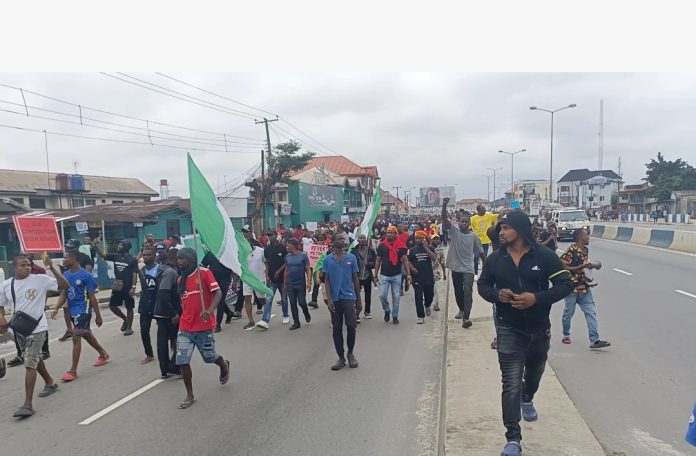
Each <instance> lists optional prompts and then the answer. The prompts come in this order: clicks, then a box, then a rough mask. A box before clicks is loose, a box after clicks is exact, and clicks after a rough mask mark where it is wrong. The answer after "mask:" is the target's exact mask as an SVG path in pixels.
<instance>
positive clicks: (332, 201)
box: [307, 184, 343, 208]
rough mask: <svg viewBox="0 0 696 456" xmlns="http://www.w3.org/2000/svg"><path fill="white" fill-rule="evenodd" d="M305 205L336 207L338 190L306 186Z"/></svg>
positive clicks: (320, 186)
mask: <svg viewBox="0 0 696 456" xmlns="http://www.w3.org/2000/svg"><path fill="white" fill-rule="evenodd" d="M307 203H308V204H309V206H310V207H326V208H335V207H337V206H338V189H337V188H336V187H325V186H323V185H312V184H309V185H307ZM341 203H343V201H341Z"/></svg>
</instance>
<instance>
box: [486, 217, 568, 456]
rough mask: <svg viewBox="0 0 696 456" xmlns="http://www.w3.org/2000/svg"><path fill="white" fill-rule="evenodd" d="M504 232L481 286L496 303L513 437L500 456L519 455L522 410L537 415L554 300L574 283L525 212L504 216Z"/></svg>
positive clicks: (506, 418)
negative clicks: (536, 400)
mask: <svg viewBox="0 0 696 456" xmlns="http://www.w3.org/2000/svg"><path fill="white" fill-rule="evenodd" d="M500 235H501V237H502V239H503V242H504V245H502V246H501V247H500V248H499V249H497V250H495V251H494V252H493V253H492V254H491V256H490V257H489V258H488V261H486V262H485V263H484V265H483V271H482V273H481V277H480V278H479V280H478V291H479V294H480V295H481V297H482V298H483V299H485V300H486V301H488V302H491V303H493V304H495V306H496V334H497V338H498V347H497V350H498V362H499V364H500V371H501V373H502V380H503V394H502V403H503V424H504V425H505V427H506V429H507V432H506V433H505V437H506V438H507V441H508V443H507V444H506V445H505V448H504V449H503V451H502V453H501V456H519V455H521V454H522V446H521V441H522V431H521V429H520V418H521V417H520V409H521V415H522V416H523V417H524V420H525V421H536V420H537V419H538V416H537V412H536V409H535V408H534V403H533V399H534V395H535V393H536V392H537V390H538V389H539V383H540V381H541V377H542V375H543V373H544V368H545V367H546V359H547V355H548V351H549V340H550V338H551V321H550V320H549V314H550V312H551V305H552V304H553V303H554V302H557V301H559V300H561V299H563V298H565V297H566V296H568V294H570V292H571V291H572V290H573V283H572V282H571V280H570V274H569V272H568V271H567V270H566V269H565V267H564V266H563V264H562V263H561V260H560V259H559V258H558V256H556V253H555V252H552V251H551V250H549V249H547V248H545V247H541V246H540V245H539V244H537V243H536V241H535V240H534V237H533V235H532V226H531V223H530V221H529V217H528V216H527V214H525V213H524V212H522V211H519V210H513V211H511V212H509V213H507V214H505V215H503V217H502V218H501V220H500ZM549 281H551V283H552V287H551V288H549Z"/></svg>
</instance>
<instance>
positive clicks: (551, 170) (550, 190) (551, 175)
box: [529, 103, 577, 202]
mask: <svg viewBox="0 0 696 456" xmlns="http://www.w3.org/2000/svg"><path fill="white" fill-rule="evenodd" d="M576 106H577V105H576V104H574V103H573V104H569V105H568V106H564V107H562V108H558V109H554V110H552V111H551V110H548V109H544V108H538V107H536V106H530V107H529V109H531V110H532V111H544V112H548V113H549V114H551V160H550V165H549V166H550V167H549V198H550V199H551V202H553V115H554V114H555V113H557V112H558V111H563V110H564V109H568V108H574V107H576Z"/></svg>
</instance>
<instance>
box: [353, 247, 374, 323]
mask: <svg viewBox="0 0 696 456" xmlns="http://www.w3.org/2000/svg"><path fill="white" fill-rule="evenodd" d="M350 253H352V254H353V255H355V258H357V259H358V280H359V281H360V288H361V289H362V290H363V292H364V293H365V319H367V320H370V319H371V318H372V309H371V305H372V279H373V274H372V269H374V267H375V261H377V252H375V249H373V248H372V247H371V246H370V245H369V244H368V243H367V236H365V235H364V234H361V235H360V236H358V245H356V246H355V247H353V249H352V250H351V251H350ZM358 321H360V314H358Z"/></svg>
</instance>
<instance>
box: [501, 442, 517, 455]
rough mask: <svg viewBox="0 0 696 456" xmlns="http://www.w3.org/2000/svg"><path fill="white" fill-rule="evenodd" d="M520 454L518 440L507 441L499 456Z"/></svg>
mask: <svg viewBox="0 0 696 456" xmlns="http://www.w3.org/2000/svg"><path fill="white" fill-rule="evenodd" d="M521 455H522V445H520V443H519V442H508V443H507V444H506V445H505V448H503V452H502V453H500V456H521Z"/></svg>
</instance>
